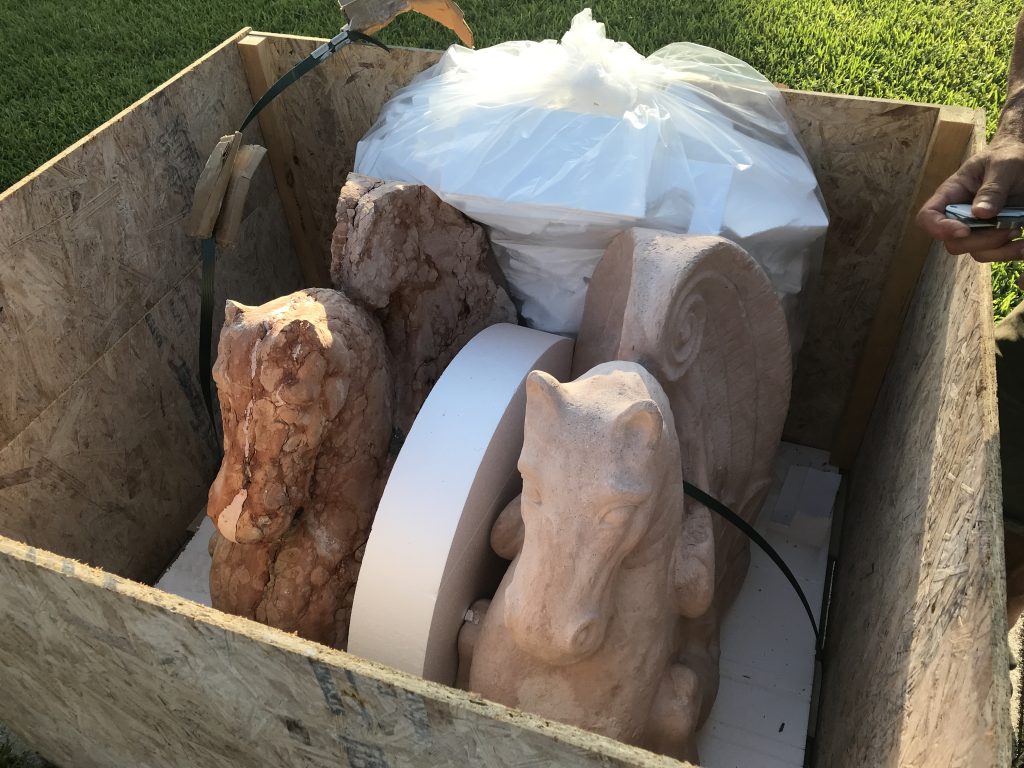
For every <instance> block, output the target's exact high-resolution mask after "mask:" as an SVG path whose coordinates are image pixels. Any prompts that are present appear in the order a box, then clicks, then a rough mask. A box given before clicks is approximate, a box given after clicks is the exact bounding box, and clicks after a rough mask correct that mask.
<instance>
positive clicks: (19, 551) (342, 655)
mask: <svg viewBox="0 0 1024 768" xmlns="http://www.w3.org/2000/svg"><path fill="white" fill-rule="evenodd" d="M0 558H13V559H15V560H19V561H22V562H26V563H31V564H32V565H35V566H36V567H38V568H44V569H46V570H48V571H51V572H53V573H56V574H59V575H61V576H63V577H64V578H67V579H74V580H76V581H78V582H81V583H84V584H87V585H89V586H91V587H94V588H98V589H105V590H107V591H110V592H116V593H118V594H120V595H124V596H126V597H128V598H131V599H133V600H137V601H139V602H142V603H146V604H148V605H151V606H153V607H156V608H159V609H162V610H165V611H169V612H171V613H174V614H177V615H179V616H182V617H183V618H185V619H187V620H189V621H191V622H194V623H197V624H206V625H210V626H212V627H215V628H217V629H220V630H224V631H228V632H234V633H236V634H238V635H242V636H244V637H246V638H247V639H249V640H253V641H255V642H258V643H262V644H264V645H268V646H270V647H272V648H274V649H275V650H280V651H285V652H288V653H292V654H296V655H298V656H302V657H304V658H307V659H309V660H311V661H316V662H319V663H321V664H324V665H325V666H329V667H331V668H333V669H335V670H337V671H340V672H342V673H344V672H351V673H354V674H356V675H359V676H361V677H364V678H369V679H372V680H374V681H376V682H380V683H384V684H386V685H390V686H394V687H396V688H402V689H404V690H405V691H408V692H410V693H412V694H414V695H417V696H419V697H421V698H423V699H430V700H432V701H434V702H436V703H438V704H441V705H444V706H448V707H451V708H453V709H462V710H464V711H468V712H472V713H474V714H475V715H478V716H480V717H484V718H488V719H491V720H495V721H498V722H503V723H506V724H508V725H509V726H510V727H514V728H520V729H523V730H527V731H532V732H534V733H536V734H538V735H540V736H542V737H545V738H549V739H551V740H552V741H556V742H562V743H564V744H566V745H567V746H570V747H573V748H576V749H582V750H587V751H590V752H593V753H596V754H597V755H600V756H601V757H604V758H607V759H609V760H613V761H618V762H621V763H625V764H627V765H631V766H636V768H699V766H694V765H692V764H690V763H684V762H679V761H677V760H674V759H672V758H670V757H666V756H664V755H656V754H654V753H652V752H648V751H646V750H643V749H640V748H638V747H631V746H629V745H627V744H623V743H622V742H619V741H615V740H614V739H610V738H608V737H605V736H600V735H598V734H595V733H590V732H588V731H583V730H580V729H579V728H574V727H572V726H568V725H563V724H561V723H557V722H553V721H550V720H546V719H544V718H541V717H538V716H536V715H532V714H530V713H528V712H522V711H520V710H516V709H511V708H509V707H506V706H504V705H502V704H497V703H495V702H491V701H488V700H487V699H484V698H483V697H481V696H478V695H476V694H472V693H467V692H465V691H460V690H457V689H455V688H449V687H448V686H445V685H441V684H440V683H434V682H430V681H428V680H423V679H422V678H419V677H415V676H413V675H410V674H407V673H405V672H401V671H400V670H397V669H393V668H391V667H387V666H385V665H383V664H378V663H376V662H373V661H369V660H367V659H363V658H360V657H359V656H353V655H352V654H350V653H347V652H345V651H339V650H334V649H332V648H328V647H326V646H323V645H319V644H318V643H313V642H310V641H308V640H303V639H302V638H300V637H299V636H298V635H292V634H288V633H287V632H284V631H282V630H279V629H275V628H273V627H268V626H266V625H264V624H259V623H257V622H255V621H250V620H249V619H243V618H241V617H239V616H233V615H231V614H227V613H223V612H221V611H218V610H215V609H213V608H208V607H207V606H204V605H200V604H199V603H194V602H192V601H191V600H185V599H184V598H180V597H177V596H176V595H172V594H169V593H167V592H163V591H162V590H159V589H155V588H154V587H150V586H147V585H145V584H140V583H138V582H135V581H131V580H129V579H125V578H122V577H120V576H117V575H116V574H113V573H107V572H106V571H103V570H100V569H98V568H93V567H91V566H88V565H85V564H84V563H80V562H78V561H76V560H72V559H70V558H66V557H61V556H60V555H57V554H54V553H53V552H49V551H47V550H45V549H39V548H37V547H31V546H28V545H27V544H24V543H22V542H20V541H17V540H15V539H10V538H7V537H5V536H0Z"/></svg>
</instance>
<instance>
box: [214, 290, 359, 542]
mask: <svg viewBox="0 0 1024 768" xmlns="http://www.w3.org/2000/svg"><path fill="white" fill-rule="evenodd" d="M343 302H344V299H343V297H342V296H341V295H340V294H337V293H336V292H334V291H328V290H320V289H310V290H307V291H299V292H298V293H293V294H290V295H288V296H284V297H281V298H279V299H275V300H274V301H271V302H269V303H267V304H263V305H262V306H259V307H247V306H244V305H241V304H237V303H235V302H233V301H229V302H228V303H227V308H226V310H225V322H224V328H223V330H222V331H221V335H220V344H219V346H218V350H217V352H218V354H217V362H216V365H214V368H213V378H214V381H215V382H216V384H217V392H218V395H219V398H220V403H221V416H222V419H223V425H224V459H223V461H222V462H221V467H220V472H219V473H218V474H217V478H216V480H214V483H213V485H212V487H211V488H210V495H209V500H208V504H207V514H208V515H209V516H210V517H211V518H212V519H213V520H214V522H215V523H216V524H217V528H218V530H219V531H220V532H221V534H222V535H223V536H225V537H226V538H227V539H229V540H230V541H234V542H239V543H245V544H249V543H256V542H268V541H274V540H275V539H276V538H278V537H280V536H281V535H282V534H283V533H284V532H285V531H286V530H287V529H288V526H289V525H290V524H291V522H292V519H293V518H294V517H295V515H296V513H297V512H298V511H299V510H300V509H301V508H302V507H303V505H305V504H306V503H307V501H308V498H309V493H310V484H311V480H312V478H313V470H314V468H315V465H316V457H317V453H318V451H319V449H320V445H321V441H322V439H323V437H324V433H325V428H326V427H327V426H328V425H329V424H330V422H331V421H332V420H333V419H334V418H335V416H337V415H338V412H339V411H340V410H341V407H342V405H343V403H344V402H345V398H346V396H347V384H346V382H347V379H346V377H345V375H344V372H345V370H346V367H348V362H349V361H348V360H347V358H348V356H349V354H350V352H349V350H348V349H347V347H346V345H345V344H341V343H337V344H336V343H333V341H334V340H333V338H332V331H331V328H330V323H331V321H334V322H335V323H337V322H338V316H339V315H344V311H345V310H346V309H347V307H346V306H345V305H344V303H343ZM335 330H337V327H336V328H335Z"/></svg>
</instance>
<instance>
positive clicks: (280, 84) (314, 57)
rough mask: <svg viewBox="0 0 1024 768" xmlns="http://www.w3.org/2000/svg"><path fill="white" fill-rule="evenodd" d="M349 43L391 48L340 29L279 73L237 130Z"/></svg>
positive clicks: (364, 36) (386, 49) (372, 39)
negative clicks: (297, 61)
mask: <svg viewBox="0 0 1024 768" xmlns="http://www.w3.org/2000/svg"><path fill="white" fill-rule="evenodd" d="M349 43H369V44H370V45H376V46H377V47H378V48H383V49H384V50H385V51H390V50H391V49H390V48H388V47H387V46H386V45H384V43H382V42H381V41H380V40H378V39H377V38H375V37H370V36H369V35H364V34H363V33H362V32H356V31H355V30H351V29H343V30H341V32H339V33H338V34H337V35H335V36H334V37H332V38H331V39H330V40H328V41H327V42H326V43H324V44H323V45H321V46H320V47H319V48H317V49H316V50H315V51H313V52H312V53H311V54H309V56H307V57H306V58H304V59H303V60H302V61H300V62H299V63H298V64H296V65H295V66H294V67H292V68H291V69H290V70H288V71H287V72H285V73H284V74H283V75H281V77H280V78H279V79H278V81H277V82H276V83H274V84H273V85H272V86H270V88H268V89H267V92H266V93H264V94H263V95H262V96H260V98H259V100H258V101H257V102H256V103H255V104H253V105H252V109H250V110H249V114H247V115H246V116H245V120H243V121H242V127H241V128H239V129H238V130H239V131H244V130H245V127H246V126H247V125H249V123H251V122H252V120H253V118H254V117H256V115H258V114H259V113H260V111H261V110H262V109H263V108H264V107H265V106H267V104H269V103H270V102H272V101H273V100H274V99H276V98H277V97H278V96H279V95H280V94H281V92H282V91H284V89H285V88H287V87H288V86H289V85H291V84H292V83H294V82H295V81H296V80H298V79H299V78H300V77H302V76H303V75H304V74H306V73H307V72H309V71H310V70H311V69H313V67H315V66H316V65H317V64H319V63H320V62H321V61H323V60H324V59H327V58H328V57H330V56H331V55H332V54H333V53H334V52H335V51H337V50H338V49H339V48H343V47H344V46H346V45H348V44H349Z"/></svg>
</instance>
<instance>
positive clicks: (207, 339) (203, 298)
mask: <svg viewBox="0 0 1024 768" xmlns="http://www.w3.org/2000/svg"><path fill="white" fill-rule="evenodd" d="M216 262H217V243H216V241H214V239H213V238H212V237H208V238H206V239H205V240H203V277H202V281H201V282H200V285H199V302H200V309H199V368H200V370H201V371H202V375H201V379H200V385H201V386H202V388H203V400H204V401H205V402H206V411H207V413H209V414H210V422H211V423H212V424H213V430H214V433H216V431H217V419H215V418H214V416H213V392H212V372H213V371H212V365H213V361H212V357H213V355H212V354H211V353H212V351H213V349H212V347H213V344H212V341H213V277H214V269H215V266H216Z"/></svg>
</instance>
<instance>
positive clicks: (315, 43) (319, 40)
mask: <svg viewBox="0 0 1024 768" xmlns="http://www.w3.org/2000/svg"><path fill="white" fill-rule="evenodd" d="M251 34H252V36H253V37H266V38H269V39H271V40H280V41H282V42H286V43H288V42H293V43H312V46H311V47H310V50H312V49H313V48H317V47H319V46H321V45H323V44H324V43H326V42H327V41H328V40H329V39H330V38H327V37H309V36H308V35H289V34H285V33H282V32H261V31H259V30H256V29H254V30H252V31H251ZM372 47H373V46H371V48H372ZM388 48H390V49H391V50H392V51H416V52H417V53H433V54H436V55H437V56H440V55H441V54H443V53H444V51H439V50H436V49H434V48H417V47H415V46H411V45H389V46H388ZM377 50H380V49H377ZM380 53H381V54H384V51H380ZM897 103H899V102H897Z"/></svg>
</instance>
